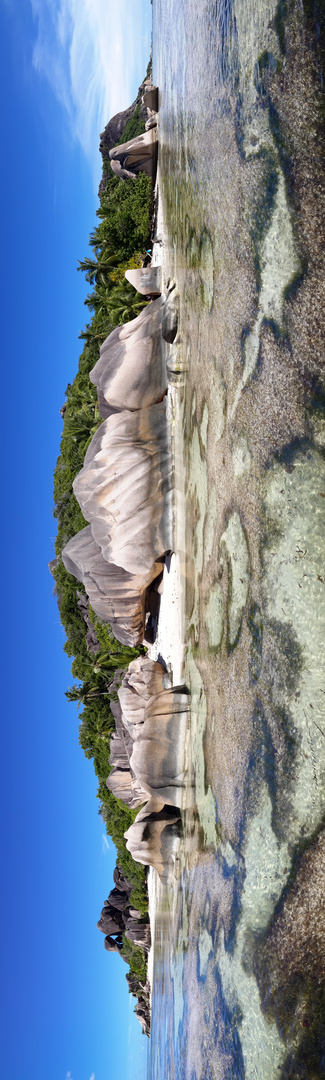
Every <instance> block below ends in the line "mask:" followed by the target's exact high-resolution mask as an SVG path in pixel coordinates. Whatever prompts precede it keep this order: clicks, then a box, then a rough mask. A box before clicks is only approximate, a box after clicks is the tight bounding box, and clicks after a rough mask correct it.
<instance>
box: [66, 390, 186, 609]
mask: <svg viewBox="0 0 325 1080" xmlns="http://www.w3.org/2000/svg"><path fill="white" fill-rule="evenodd" d="M73 489H74V493H75V495H76V498H77V500H78V502H79V505H80V507H81V509H82V513H83V515H84V517H85V518H86V520H88V521H89V522H90V523H91V532H92V536H93V538H94V540H95V541H96V543H97V544H98V546H99V548H100V550H101V553H102V556H103V559H104V560H106V562H107V563H115V566H118V567H122V568H123V569H124V570H125V571H126V572H127V573H128V574H132V575H135V576H137V577H139V575H140V576H141V575H143V578H144V579H145V580H146V584H147V585H148V584H149V582H150V581H152V580H153V577H155V576H157V574H156V573H153V572H152V571H153V564H154V563H155V561H156V559H159V558H160V557H161V556H162V555H163V554H164V552H166V551H168V550H170V548H171V546H172V464H171V455H170V449H169V441H168V432H167V424H166V406H165V401H162V402H160V403H159V404H157V405H152V406H151V407H149V408H145V409H140V410H139V411H137V412H130V411H128V410H126V409H124V410H123V412H120V413H116V414H115V415H114V416H110V417H109V418H108V420H105V421H104V423H103V424H102V425H101V426H100V427H99V428H98V430H97V431H96V432H95V435H94V437H93V439H92V441H91V443H90V446H89V447H88V450H87V453H86V457H85V462H84V467H83V469H82V470H81V472H80V473H79V474H78V476H77V477H76V479H75V481H74V484H73ZM72 572H73V571H72ZM106 618H109V615H106Z"/></svg>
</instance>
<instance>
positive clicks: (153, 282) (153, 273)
mask: <svg viewBox="0 0 325 1080" xmlns="http://www.w3.org/2000/svg"><path fill="white" fill-rule="evenodd" d="M125 277H126V280H127V281H129V282H130V285H133V288H134V289H136V290H137V292H138V293H141V295H142V296H160V294H161V266H140V267H139V269H138V270H126V271H125ZM90 377H91V376H90Z"/></svg>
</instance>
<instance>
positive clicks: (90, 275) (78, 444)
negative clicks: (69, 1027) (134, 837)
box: [51, 72, 151, 993]
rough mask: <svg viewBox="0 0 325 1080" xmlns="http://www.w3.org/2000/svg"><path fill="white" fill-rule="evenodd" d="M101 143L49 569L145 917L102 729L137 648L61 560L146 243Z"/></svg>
mask: <svg viewBox="0 0 325 1080" xmlns="http://www.w3.org/2000/svg"><path fill="white" fill-rule="evenodd" d="M147 75H148V72H147ZM140 89H141V88H140ZM139 102H140V95H138V99H137V101H136V103H135V109H134V111H133V114H132V115H131V116H129V112H130V110H127V114H128V119H127V123H126V127H125V128H124V130H123V131H122V133H121V136H120V139H119V142H124V141H126V140H127V139H128V138H131V137H133V136H134V135H137V134H141V133H142V132H143V131H144V122H143V119H142V116H141V108H140V104H139ZM120 115H123V114H120ZM111 123H112V121H111V122H110V124H111ZM108 127H109V125H108ZM105 130H107V129H105ZM101 150H102V155H103V177H102V181H101V185H100V189H99V198H100V205H99V208H98V210H97V217H98V223H97V225H96V227H95V228H94V230H93V232H92V233H91V236H90V238H89V243H90V253H89V254H88V255H87V256H86V257H85V258H84V259H83V260H81V261H80V262H79V265H78V270H79V271H82V272H84V273H85V277H86V281H87V282H88V284H89V287H90V289H89V293H88V295H87V296H86V299H85V304H86V307H87V310H88V312H89V321H88V322H87V324H86V326H85V329H84V330H83V331H82V332H81V334H80V335H79V336H80V338H81V340H82V341H83V348H82V352H81V355H80V359H79V365H78V371H77V374H76V377H75V379H74V382H73V383H72V385H71V384H68V386H67V388H66V391H65V398H66V400H65V403H64V405H63V407H62V409H61V414H62V416H63V432H62V438H61V445H60V454H59V457H58V459H57V464H56V468H55V472H54V516H55V518H56V519H57V535H56V542H55V559H54V560H53V562H52V564H51V572H52V574H53V577H54V579H55V593H56V597H57V602H58V606H59V611H60V618H61V622H62V624H63V627H64V630H65V633H66V642H65V645H64V650H65V652H66V653H67V655H68V656H69V657H71V660H72V663H71V672H72V676H73V679H74V682H73V684H72V686H71V687H69V688H68V689H67V698H68V699H69V700H70V701H76V702H77V703H78V705H79V707H80V712H79V716H80V727H79V742H80V746H81V747H82V749H83V751H84V753H85V755H86V757H87V758H89V759H93V763H94V769H95V773H96V776H97V778H98V792H97V794H98V799H99V813H101V815H102V817H103V820H104V821H105V824H106V829H107V833H108V834H109V836H111V837H112V839H113V841H114V844H115V846H116V849H117V864H118V866H119V867H120V868H121V870H122V873H123V875H124V877H125V878H126V879H127V881H128V882H129V883H130V884H132V892H131V898H130V899H131V903H132V905H133V907H134V908H136V909H137V910H139V911H140V912H141V914H142V915H143V916H145V914H146V912H147V889H146V869H145V867H143V866H141V865H140V864H139V863H135V862H134V861H133V859H132V857H131V855H130V854H129V852H128V851H127V850H126V846H125V840H124V832H125V831H126V830H127V829H128V828H129V826H130V825H131V824H132V822H133V821H134V818H135V816H136V813H137V810H134V811H132V810H130V809H129V808H128V806H127V805H125V803H123V802H121V801H120V800H117V799H116V798H115V797H114V796H113V795H112V793H111V792H110V791H109V790H108V788H107V787H106V778H107V777H108V775H109V772H110V765H109V753H110V735H111V732H112V731H114V729H115V722H114V717H113V715H112V712H111V710H110V698H111V699H112V696H114V694H116V689H117V687H118V685H119V673H120V675H121V677H122V673H123V671H124V670H125V669H126V667H127V666H128V664H129V663H130V661H131V660H132V659H134V657H136V656H138V655H139V653H140V652H141V651H143V649H142V646H140V648H138V649H132V648H128V647H125V646H123V645H121V644H120V643H119V642H118V641H117V640H116V639H115V638H114V636H113V634H112V632H111V630H110V627H109V625H108V624H105V625H104V624H102V623H101V622H100V620H99V619H98V618H97V617H96V616H95V614H94V612H93V611H92V609H91V608H90V607H89V603H88V599H87V597H86V594H85V590H84V588H83V586H82V585H81V584H80V582H78V581H77V580H76V579H75V578H74V577H72V576H71V575H70V574H69V573H68V572H67V570H66V569H65V567H64V564H63V562H62V558H61V553H62V550H63V548H64V547H65V545H66V544H67V542H68V540H70V539H71V538H72V537H73V536H74V535H75V534H76V533H77V532H78V531H79V530H80V529H82V528H83V527H84V526H85V525H86V524H87V523H86V522H85V520H84V518H83V516H82V513H81V510H80V507H79V505H78V503H77V500H76V498H75V496H74V493H73V489H72V484H73V481H74V478H75V476H76V474H77V473H78V472H79V470H80V469H81V468H82V466H83V461H84V456H85V453H86V450H87V447H88V444H89V443H90V441H91V439H92V436H93V435H94V432H95V431H96V429H97V428H98V426H99V424H101V423H102V418H101V416H100V414H99V411H98V408H97V391H96V387H95V386H93V385H92V384H91V382H90V380H89V372H90V371H91V369H92V368H93V367H94V365H95V364H96V362H97V360H98V357H99V350H100V346H101V344H102V342H103V341H104V340H105V338H106V337H107V335H108V334H109V333H110V332H111V331H112V330H113V329H114V327H116V326H118V325H121V324H123V323H126V322H128V321H129V320H131V319H133V318H135V317H136V316H137V315H138V314H139V312H140V311H141V309H142V307H143V306H144V305H145V303H146V300H144V299H143V296H140V295H139V294H138V293H136V292H135V290H134V289H133V287H132V286H131V285H130V284H129V283H128V282H127V281H126V279H125V276H124V275H125V271H126V270H127V269H129V268H133V267H137V266H139V265H141V264H142V262H143V260H144V258H145V255H146V252H147V249H148V245H149V242H150V208H151V184H150V180H149V179H148V177H147V176H146V175H145V174H144V173H140V175H139V176H138V177H137V178H136V179H135V180H132V179H130V180H127V181H126V182H123V181H122V180H120V179H118V178H117V177H115V176H114V174H113V172H112V170H111V167H110V164H109V159H108V158H107V155H106V153H105V141H104V142H103V136H102V137H101ZM123 953H124V955H125V958H126V959H127V961H128V963H129V964H130V969H131V972H132V973H133V975H134V978H133V980H132V988H133V992H134V993H136V992H137V980H138V981H139V985H140V983H141V984H142V987H143V982H144V981H145V976H146V963H145V958H144V954H143V952H142V950H140V949H138V948H135V947H133V946H132V945H131V943H130V942H129V941H128V940H127V939H124V948H123Z"/></svg>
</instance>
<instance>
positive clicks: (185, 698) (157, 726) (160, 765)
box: [130, 687, 195, 808]
mask: <svg viewBox="0 0 325 1080" xmlns="http://www.w3.org/2000/svg"><path fill="white" fill-rule="evenodd" d="M189 710H190V698H189V695H188V694H187V693H186V692H185V691H184V689H183V688H182V687H180V688H178V687H171V689H169V690H163V691H162V692H161V693H159V694H156V695H155V696H154V697H152V698H150V700H149V702H148V704H147V707H146V709H145V711H144V717H143V723H142V724H141V725H140V724H136V725H134V743H133V750H132V755H131V759H130V767H131V769H132V771H133V772H134V774H135V776H136V777H137V780H138V781H139V782H140V783H141V785H142V787H143V788H144V789H145V791H147V792H148V794H149V795H152V796H155V797H157V798H160V799H162V800H163V802H164V803H167V804H170V805H171V806H178V807H180V808H184V807H186V806H191V805H193V803H194V801H195V795H194V786H193V782H192V781H193V777H191V775H190V776H189V774H188V766H187V761H186V748H187V745H188V723H189Z"/></svg>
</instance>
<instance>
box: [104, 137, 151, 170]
mask: <svg viewBox="0 0 325 1080" xmlns="http://www.w3.org/2000/svg"><path fill="white" fill-rule="evenodd" d="M109 156H110V161H111V166H112V169H113V172H114V173H115V174H116V176H119V177H120V179H121V180H127V179H128V178H129V177H131V178H133V177H135V176H137V175H138V173H139V172H144V173H146V174H147V176H149V177H150V178H151V179H153V178H154V175H155V171H156V163H157V141H156V129H155V128H150V131H145V132H144V134H143V135H137V136H136V138H135V139H130V141H129V142H126V143H121V145H120V146H115V147H114V149H113V150H110V152H109Z"/></svg>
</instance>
